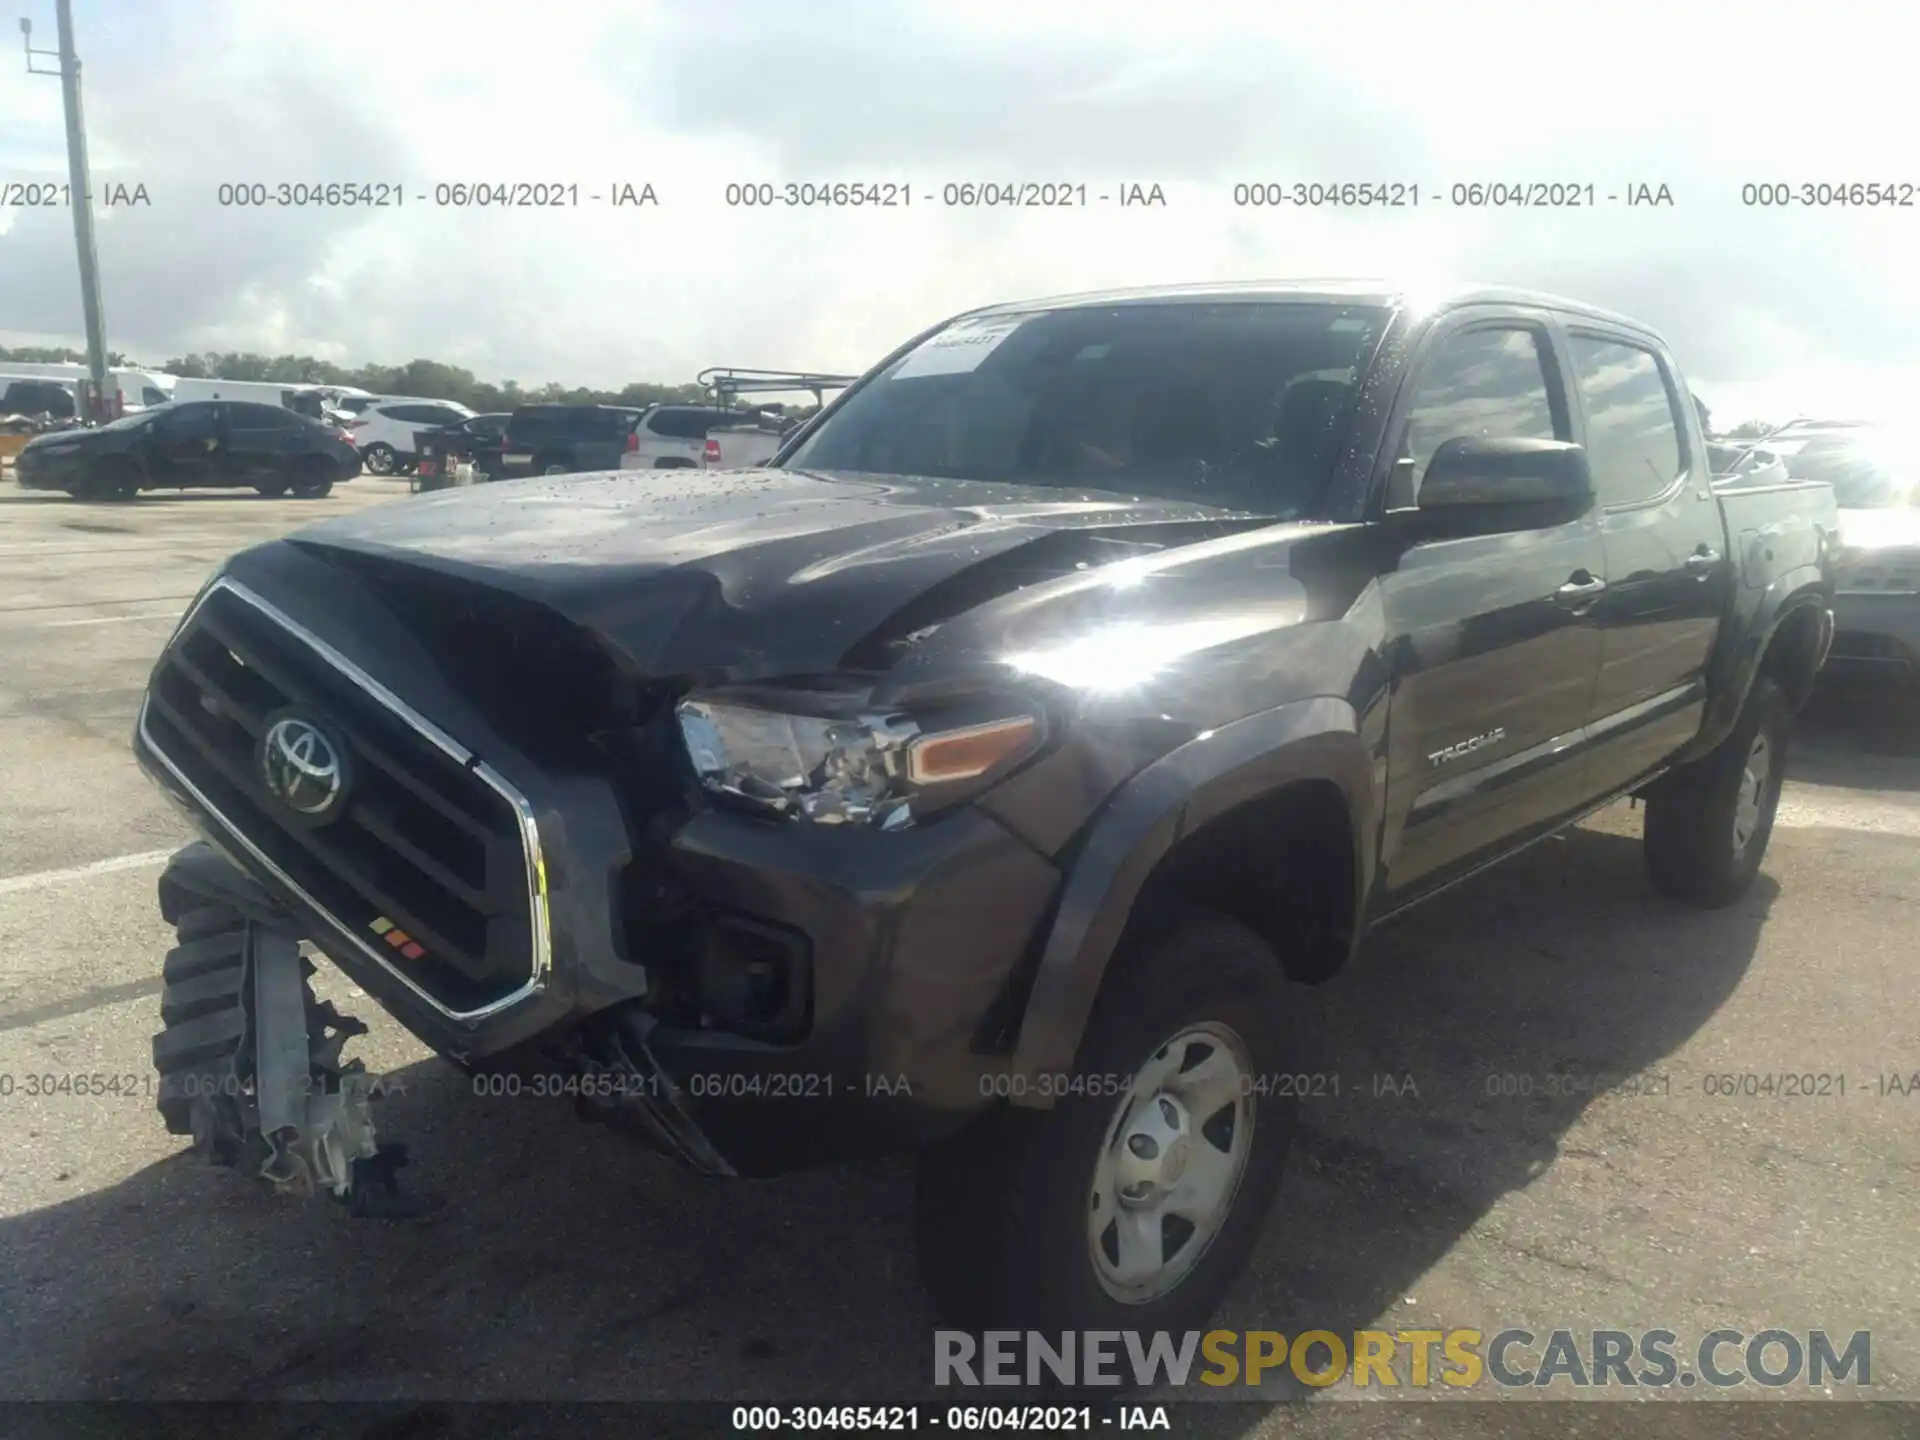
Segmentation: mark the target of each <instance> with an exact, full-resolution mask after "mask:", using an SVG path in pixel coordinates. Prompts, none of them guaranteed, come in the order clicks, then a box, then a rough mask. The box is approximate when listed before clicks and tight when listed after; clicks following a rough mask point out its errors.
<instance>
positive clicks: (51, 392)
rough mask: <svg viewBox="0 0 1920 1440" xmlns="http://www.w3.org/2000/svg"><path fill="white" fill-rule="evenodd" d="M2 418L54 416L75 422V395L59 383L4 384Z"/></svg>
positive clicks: (0, 395) (0, 382) (0, 392)
mask: <svg viewBox="0 0 1920 1440" xmlns="http://www.w3.org/2000/svg"><path fill="white" fill-rule="evenodd" d="M0 415H51V416H52V417H53V418H54V419H56V420H71V419H72V418H73V415H74V403H73V392H72V391H71V390H69V389H68V388H67V387H66V386H64V385H62V384H60V383H59V382H58V381H57V380H0Z"/></svg>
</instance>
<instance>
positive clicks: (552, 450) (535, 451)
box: [499, 405, 645, 477]
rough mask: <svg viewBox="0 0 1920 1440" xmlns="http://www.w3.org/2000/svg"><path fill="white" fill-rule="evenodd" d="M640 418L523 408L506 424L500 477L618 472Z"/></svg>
mask: <svg viewBox="0 0 1920 1440" xmlns="http://www.w3.org/2000/svg"><path fill="white" fill-rule="evenodd" d="M644 413H645V412H644V411H641V410H635V409H628V408H626V407H624V406H619V405H522V406H521V407H520V408H519V409H518V410H515V411H514V412H513V415H512V417H511V418H510V419H508V421H507V434H506V441H505V443H504V444H503V445H502V446H501V450H500V467H499V474H500V475H501V476H502V477H509V476H515V475H566V474H570V473H574V472H577V471H582V470H617V469H619V468H620V457H621V456H622V455H624V454H625V453H626V451H627V440H628V437H629V436H631V435H632V434H633V427H634V424H635V422H636V421H638V420H639V419H640V417H641V415H642V414H644Z"/></svg>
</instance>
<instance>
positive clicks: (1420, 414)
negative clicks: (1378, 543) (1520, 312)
mask: <svg viewBox="0 0 1920 1440" xmlns="http://www.w3.org/2000/svg"><path fill="white" fill-rule="evenodd" d="M1469 435H1487V436H1494V437H1497V438H1500V439H1521V440H1557V439H1565V438H1566V437H1565V436H1563V435H1561V434H1560V433H1559V432H1558V431H1557V429H1556V427H1555V423H1554V418H1553V396H1552V388H1551V385H1550V383H1549V381H1548V379H1547V366H1546V361H1545V359H1544V357H1543V356H1542V354H1541V341H1540V338H1539V336H1538V334H1537V332H1535V331H1533V330H1530V329H1525V328H1522V327H1519V326H1507V327H1500V328H1488V329H1484V330H1467V331H1463V332H1461V333H1460V334H1457V335H1452V336H1449V337H1448V338H1447V339H1445V340H1443V341H1442V342H1441V343H1440V347H1439V349H1438V350H1436V351H1435V352H1434V354H1433V355H1432V356H1431V357H1430V358H1429V359H1428V361H1427V365H1426V369H1425V370H1424V371H1422V372H1421V375H1420V379H1419V382H1418V386H1417V388H1416V389H1415V391H1414V399H1413V407H1412V409H1411V411H1410V412H1409V414H1408V417H1407V432H1406V436H1405V438H1404V440H1403V441H1402V443H1401V450H1400V454H1401V458H1402V459H1403V460H1407V459H1410V460H1411V461H1412V462H1413V466H1412V470H1413V473H1412V480H1411V490H1410V491H1408V492H1407V493H1406V494H1404V495H1403V496H1402V497H1401V498H1402V499H1403V500H1404V501H1405V502H1407V503H1411V502H1412V501H1414V500H1415V499H1417V497H1418V495H1419V491H1420V482H1421V481H1422V480H1424V479H1425V478H1426V474H1427V465H1428V462H1430V461H1431V460H1432V459H1433V452H1434V451H1436V450H1438V449H1439V448H1440V447H1441V446H1442V445H1444V444H1446V443H1447V441H1449V440H1457V439H1459V438H1461V437H1462V436H1469ZM1389 503H1392V502H1391V501H1390V502H1389Z"/></svg>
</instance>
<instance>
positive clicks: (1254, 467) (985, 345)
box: [787, 302, 1388, 519]
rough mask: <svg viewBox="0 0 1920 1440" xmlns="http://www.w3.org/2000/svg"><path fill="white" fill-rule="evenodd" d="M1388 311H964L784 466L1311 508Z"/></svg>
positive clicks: (1262, 507) (1168, 307)
mask: <svg viewBox="0 0 1920 1440" xmlns="http://www.w3.org/2000/svg"><path fill="white" fill-rule="evenodd" d="M1387 318H1388V312H1387V311H1386V310H1385V309H1381V308H1376V307H1355V306H1349V305H1339V304H1333V303H1325V302H1311V303H1298V302H1296V303H1275V304H1221V303H1218V302H1186V303H1182V302H1169V303H1165V304H1142V305H1114V306H1086V307H1076V308H1071V309H1060V310H1040V311H1025V312H1021V313H1018V314H1004V313H1002V314H993V315H985V316H977V317H972V318H966V319H961V320H957V321H955V322H954V323H953V324H951V325H948V326H947V327H945V328H944V329H943V330H941V331H940V332H939V333H938V334H936V335H934V336H932V337H931V338H929V339H928V340H926V341H924V342H923V343H922V344H920V345H919V346H917V347H916V348H915V349H914V350H912V351H911V352H909V353H908V354H907V355H905V356H903V357H901V358H900V359H899V360H897V361H895V362H894V363H893V364H892V365H891V366H889V367H888V369H887V370H886V371H884V372H883V373H882V374H880V375H878V376H876V377H874V378H873V379H872V380H870V381H869V382H867V383H866V384H865V385H863V386H861V387H860V388H859V389H858V390H856V391H854V392H853V393H852V394H851V395H849V396H848V397H847V399H846V401H845V403H844V404H843V405H842V406H841V407H840V409H839V410H838V411H836V412H835V413H834V414H833V415H831V416H830V417H828V418H827V420H826V421H825V422H824V423H823V424H822V425H821V427H820V428H819V429H818V430H817V431H816V432H815V433H814V434H813V435H812V436H811V437H809V438H808V439H807V441H806V442H805V443H804V444H802V445H801V447H800V448H799V450H797V451H796V452H795V453H794V454H793V456H792V457H791V458H790V459H789V460H788V462H787V463H788V464H789V465H791V466H795V467H802V468H814V469H822V470H851V471H856V472H864V473H868V474H880V475H917V476H936V477H942V478H949V479H961V480H983V481H994V482H1001V483H1009V484H1020V485H1037V486H1045V487H1049V488H1055V489H1062V490H1076V491H1080V490H1089V489H1093V490H1104V491H1112V492H1117V493H1120V494H1125V495H1136V496H1143V497H1149V498H1153V499H1163V500H1174V501H1182V502H1191V503H1196V504H1202V505H1212V506H1219V507H1222V508H1226V509H1233V510H1245V511H1252V512H1255V513H1258V514H1271V515H1275V516H1278V517H1280V518H1283V519H1299V518H1306V517H1310V516H1312V515H1313V514H1314V512H1315V510H1316V509H1317V507H1318V506H1319V505H1320V504H1321V502H1322V500H1323V498H1324V496H1325V494H1326V491H1327V487H1328V484H1329V482H1330V481H1331V479H1332V474H1333V466H1334V464H1335V462H1336V461H1337V459H1338V457H1339V454H1340V450H1341V446H1342V444H1343V443H1344V441H1345V439H1346V435H1347V430H1348V425H1349V422H1350V418H1351V415H1352V412H1353V397H1354V394H1355V391H1356V389H1357V386H1358V384H1359V380H1360V377H1361V374H1362V372H1363V371H1364V369H1365V367H1366V364H1367V362H1368V360H1369V359H1370V357H1371V356H1372V353H1373V348H1374V344H1375V342H1376V341H1377V339H1378V338H1379V335H1380V332H1381V330H1382V329H1383V328H1384V326H1385V324H1386V321H1387Z"/></svg>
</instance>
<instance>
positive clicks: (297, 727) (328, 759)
mask: <svg viewBox="0 0 1920 1440" xmlns="http://www.w3.org/2000/svg"><path fill="white" fill-rule="evenodd" d="M260 769H261V772H262V774H263V775H264V777H265V779H266V782H267V793H268V794H270V795H272V796H273V797H274V799H276V800H278V801H279V802H280V803H281V804H282V805H285V806H286V807H287V808H288V809H289V810H291V811H293V812H294V814H296V815H301V816H304V817H305V818H306V819H308V820H324V819H326V818H328V817H329V816H331V815H332V814H333V813H334V811H335V810H337V809H338V808H339V805H340V800H341V797H342V796H343V795H345V794H346V789H347V752H346V748H345V747H344V746H343V745H341V743H340V742H339V741H338V740H335V739H334V738H333V737H332V736H330V735H328V734H327V732H326V731H324V730H322V729H321V728H320V727H319V726H318V725H315V724H314V723H313V722H312V721H311V720H303V719H301V718H300V717H299V716H297V715H288V716H284V717H282V718H281V719H279V720H276V721H274V722H273V724H272V725H270V726H268V727H267V733H266V735H265V736H263V737H262V738H261V741H260Z"/></svg>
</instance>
